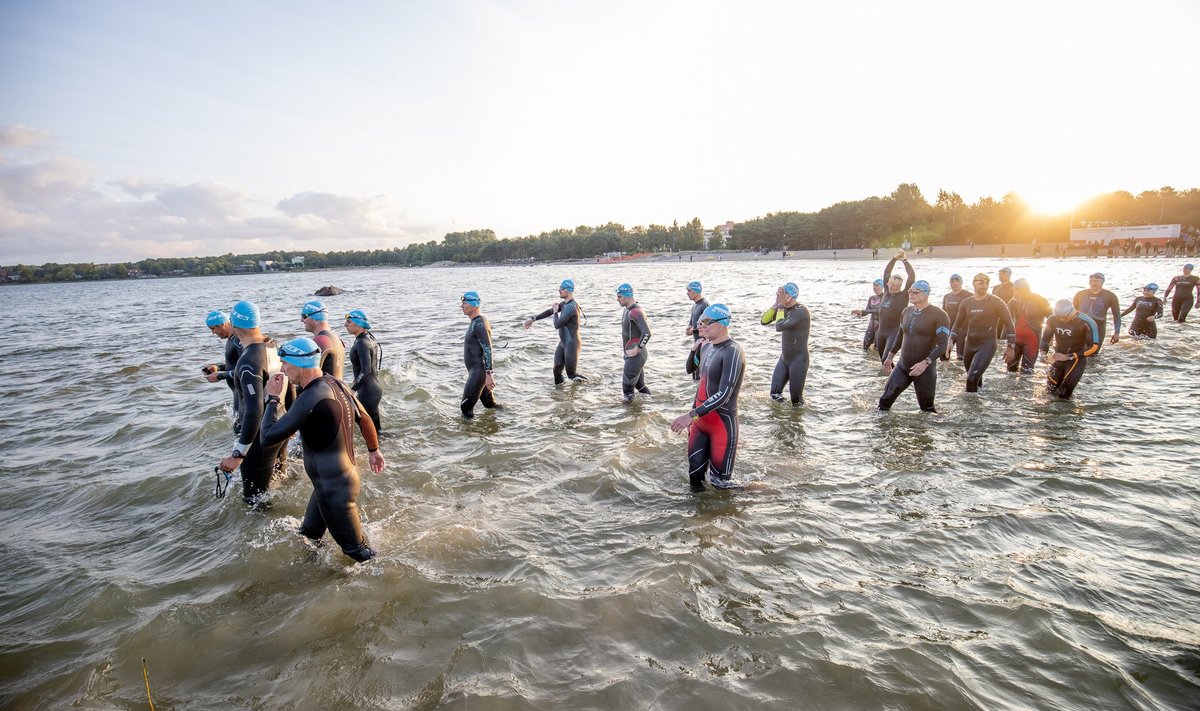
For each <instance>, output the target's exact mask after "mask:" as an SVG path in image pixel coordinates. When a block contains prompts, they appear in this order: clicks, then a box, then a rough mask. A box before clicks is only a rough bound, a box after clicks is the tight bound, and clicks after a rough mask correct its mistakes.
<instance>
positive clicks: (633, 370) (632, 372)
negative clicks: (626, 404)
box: [621, 351, 646, 400]
mask: <svg viewBox="0 0 1200 711" xmlns="http://www.w3.org/2000/svg"><path fill="white" fill-rule="evenodd" d="M645 366H646V351H640V352H639V353H638V354H637V355H636V356H634V357H632V358H630V357H629V356H626V357H625V368H624V371H623V372H622V374H621V392H622V393H623V394H624V395H625V399H626V400H630V399H632V398H633V391H634V389H635V388H636V389H637V390H638V391H645V389H646V376H645V374H644V373H643V372H642V369H643V368H645Z"/></svg>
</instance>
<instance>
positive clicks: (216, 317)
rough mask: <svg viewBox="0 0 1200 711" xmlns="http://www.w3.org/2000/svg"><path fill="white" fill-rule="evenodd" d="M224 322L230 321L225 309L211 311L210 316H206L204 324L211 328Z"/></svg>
mask: <svg viewBox="0 0 1200 711" xmlns="http://www.w3.org/2000/svg"><path fill="white" fill-rule="evenodd" d="M223 323H229V316H228V315H226V313H225V312H224V311H209V312H208V316H205V317H204V325H205V326H208V327H209V328H212V327H213V326H220V325H221V324H223Z"/></svg>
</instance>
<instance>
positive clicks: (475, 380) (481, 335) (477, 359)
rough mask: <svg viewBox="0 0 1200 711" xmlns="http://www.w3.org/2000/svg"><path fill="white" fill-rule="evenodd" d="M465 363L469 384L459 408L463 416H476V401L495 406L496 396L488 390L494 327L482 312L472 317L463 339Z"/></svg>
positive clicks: (465, 386)
mask: <svg viewBox="0 0 1200 711" xmlns="http://www.w3.org/2000/svg"><path fill="white" fill-rule="evenodd" d="M463 364H464V365H466V366H467V384H466V385H464V386H463V395H462V402H461V403H460V404H459V408H460V409H461V410H462V414H463V417H474V416H475V403H477V402H481V403H483V406H484V407H488V408H491V407H495V406H496V398H494V397H493V396H492V391H491V390H488V389H487V387H486V385H487V374H488V373H489V372H491V370H492V327H491V326H490V325H489V324H488V321H487V319H486V318H484V317H483V315H482V314H480V315H478V316H476V317H475V318H473V319H471V323H469V324H468V325H467V335H466V337H465V338H464V339H463Z"/></svg>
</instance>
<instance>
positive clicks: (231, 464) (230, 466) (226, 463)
mask: <svg viewBox="0 0 1200 711" xmlns="http://www.w3.org/2000/svg"><path fill="white" fill-rule="evenodd" d="M241 465H242V458H241V457H225V458H224V459H222V460H221V461H220V462H218V463H217V466H218V467H220V468H221V471H223V472H232V471H236V470H237V468H238V467H240V466H241Z"/></svg>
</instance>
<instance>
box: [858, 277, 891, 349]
mask: <svg viewBox="0 0 1200 711" xmlns="http://www.w3.org/2000/svg"><path fill="white" fill-rule="evenodd" d="M871 288H872V289H874V290H875V294H874V295H873V296H871V297H870V298H869V299H867V306H866V308H862V309H854V310H853V311H851V312H850V315H851V316H858V317H862V316H870V317H871V320H870V321H868V322H867V330H866V332H865V333H863V342H862V347H863V350H864V351H869V350H871V346H874V345H875V331H876V330H877V329H878V328H879V302H880V301H882V300H883V279H876V280H875V283H874V284H872V285H871Z"/></svg>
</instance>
